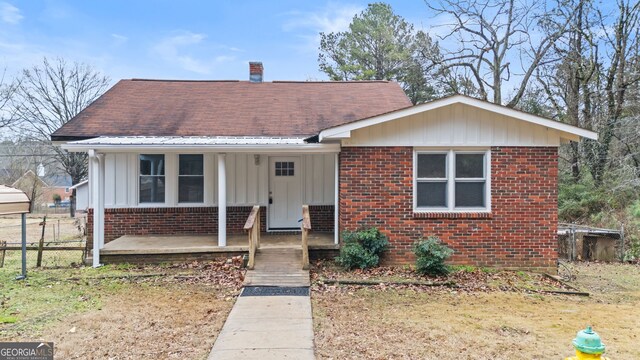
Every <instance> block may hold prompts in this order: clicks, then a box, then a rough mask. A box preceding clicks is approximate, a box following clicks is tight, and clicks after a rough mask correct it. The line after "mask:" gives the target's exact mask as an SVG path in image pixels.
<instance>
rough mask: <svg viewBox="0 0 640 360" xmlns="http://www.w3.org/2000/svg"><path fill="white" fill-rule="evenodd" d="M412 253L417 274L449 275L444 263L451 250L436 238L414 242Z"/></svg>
mask: <svg viewBox="0 0 640 360" xmlns="http://www.w3.org/2000/svg"><path fill="white" fill-rule="evenodd" d="M413 253H414V254H415V255H416V270H417V271H418V272H419V273H421V274H425V275H435V276H438V275H446V274H448V273H449V267H447V265H446V264H445V263H444V262H445V261H446V260H447V259H448V258H449V257H450V256H451V255H452V254H453V250H451V249H450V248H449V247H448V246H447V245H445V244H443V243H442V242H441V241H440V239H439V238H438V237H437V236H429V237H428V238H427V239H423V240H420V241H417V242H415V243H414V244H413Z"/></svg>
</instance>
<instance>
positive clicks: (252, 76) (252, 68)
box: [249, 61, 263, 82]
mask: <svg viewBox="0 0 640 360" xmlns="http://www.w3.org/2000/svg"><path fill="white" fill-rule="evenodd" d="M262 73H263V68H262V63H261V62H260V61H251V62H249V81H251V82H262Z"/></svg>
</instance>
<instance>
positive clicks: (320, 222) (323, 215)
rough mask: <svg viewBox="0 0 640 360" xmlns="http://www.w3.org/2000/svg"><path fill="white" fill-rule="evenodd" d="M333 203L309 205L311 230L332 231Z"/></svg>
mask: <svg viewBox="0 0 640 360" xmlns="http://www.w3.org/2000/svg"><path fill="white" fill-rule="evenodd" d="M333 209H334V207H333V205H309V217H310V218H311V231H315V232H331V233H332V232H333V230H334V228H333V223H334V210H333Z"/></svg>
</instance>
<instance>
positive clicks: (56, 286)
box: [0, 262, 243, 359]
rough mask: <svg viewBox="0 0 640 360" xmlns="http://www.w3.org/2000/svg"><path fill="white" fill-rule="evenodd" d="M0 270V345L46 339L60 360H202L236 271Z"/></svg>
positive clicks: (236, 283)
mask: <svg viewBox="0 0 640 360" xmlns="http://www.w3.org/2000/svg"><path fill="white" fill-rule="evenodd" d="M15 275H16V272H15V270H7V269H0V294H1V295H0V341H40V340H44V341H53V342H54V345H55V353H56V358H61V359H92V358H96V359H102V358H105V359H106V358H114V359H159V358H163V359H164V358H169V359H170V358H175V359H184V358H188V359H204V358H206V357H207V355H208V353H209V351H210V350H211V347H212V346H213V342H214V341H215V338H216V336H217V334H218V332H219V330H220V329H221V328H222V325H223V324H224V321H225V320H226V317H227V314H228V313H229V311H230V310H231V307H232V306H233V302H234V300H235V296H237V294H238V292H239V287H240V285H241V282H242V276H243V271H242V270H240V269H237V268H235V267H233V266H228V265H225V264H224V263H223V262H201V263H193V264H187V265H183V266H146V267H144V268H137V267H132V266H105V267H102V268H98V269H93V268H88V267H81V268H75V269H43V270H31V271H29V277H28V278H27V280H26V281H15V280H13V278H14V277H15Z"/></svg>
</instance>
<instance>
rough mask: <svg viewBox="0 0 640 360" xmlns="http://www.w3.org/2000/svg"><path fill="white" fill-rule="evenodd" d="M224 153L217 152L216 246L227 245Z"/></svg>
mask: <svg viewBox="0 0 640 360" xmlns="http://www.w3.org/2000/svg"><path fill="white" fill-rule="evenodd" d="M225 160H226V154H218V246H227V172H226V163H225Z"/></svg>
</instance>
